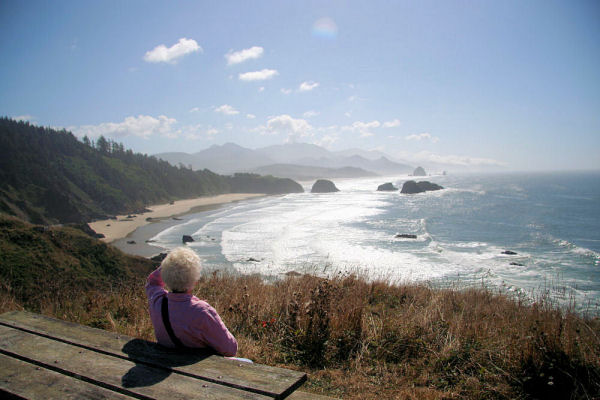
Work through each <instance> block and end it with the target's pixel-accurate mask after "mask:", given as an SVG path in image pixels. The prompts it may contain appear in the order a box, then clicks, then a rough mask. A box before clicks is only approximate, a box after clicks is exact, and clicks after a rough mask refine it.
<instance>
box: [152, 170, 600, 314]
mask: <svg viewBox="0 0 600 400" xmlns="http://www.w3.org/2000/svg"><path fill="white" fill-rule="evenodd" d="M409 179H414V178H412V177H408V176H396V177H388V178H382V177H377V178H369V179H338V180H334V182H335V184H336V186H337V187H338V188H339V189H340V192H337V193H327V194H311V193H310V187H311V185H312V182H304V183H303V186H304V188H305V190H306V192H305V193H302V194H290V195H285V196H269V197H264V198H259V199H254V200H249V201H244V202H240V203H233V204H228V205H225V206H223V207H221V208H218V209H215V210H210V211H204V212H200V213H196V214H188V215H186V216H184V217H182V220H180V221H176V222H173V221H171V223H169V224H168V225H165V227H164V229H159V232H158V233H157V234H154V235H153V237H152V238H151V240H153V241H155V242H154V243H152V245H155V246H157V252H159V251H161V250H162V249H171V248H174V247H177V246H180V245H181V237H182V235H192V236H193V237H194V239H195V242H193V243H189V244H188V246H189V247H190V248H192V249H194V251H196V252H197V253H198V255H199V256H200V257H201V259H202V260H203V264H204V267H205V269H206V271H208V272H211V271H215V270H221V271H226V272H234V273H241V274H260V275H261V276H263V277H264V278H265V279H278V278H280V277H283V276H285V274H286V273H289V272H292V271H295V272H299V273H311V274H317V275H321V276H332V275H336V274H339V275H344V274H358V275H360V276H363V277H365V278H367V279H369V280H385V281H388V282H392V283H406V282H424V283H426V284H430V285H433V286H436V285H437V286H447V285H457V286H458V287H466V286H473V285H479V286H480V285H485V286H487V287H491V288H493V289H498V290H500V291H506V292H511V293H516V294H520V295H523V296H524V297H527V298H530V299H535V298H536V297H537V296H540V295H544V296H547V297H550V298H551V299H552V300H554V301H556V302H557V303H560V304H562V305H567V304H569V303H570V302H571V301H573V300H575V302H576V304H577V308H578V309H579V310H585V311H590V312H593V313H598V310H599V308H600V306H599V305H600V172H589V173H584V172H578V173H575V172H572V173H571V172H569V173H512V174H463V175H447V176H429V177H423V178H417V180H429V181H431V182H434V183H437V184H440V185H442V186H443V187H444V188H445V189H444V190H440V191H434V192H426V193H421V194H416V195H403V194H400V193H399V192H377V190H376V189H377V186H378V185H380V184H382V183H385V182H392V183H394V185H395V186H397V187H401V186H402V183H403V182H404V181H406V180H409ZM154 229H155V230H156V227H155V228H154ZM397 234H414V235H416V236H417V238H416V239H402V238H396V237H395V236H396V235H397ZM505 251H510V252H514V253H516V254H512V255H511V254H504V253H503V252H505Z"/></svg>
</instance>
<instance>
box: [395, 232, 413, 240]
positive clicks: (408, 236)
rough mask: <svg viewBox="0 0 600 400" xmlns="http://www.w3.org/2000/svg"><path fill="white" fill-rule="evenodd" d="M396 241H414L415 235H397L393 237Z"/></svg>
mask: <svg viewBox="0 0 600 400" xmlns="http://www.w3.org/2000/svg"><path fill="white" fill-rule="evenodd" d="M394 237H395V238H397V239H416V238H417V235H413V234H410V233H399V234H397V235H396V236H394Z"/></svg>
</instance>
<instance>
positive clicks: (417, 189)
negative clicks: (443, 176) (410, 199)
mask: <svg viewBox="0 0 600 400" xmlns="http://www.w3.org/2000/svg"><path fill="white" fill-rule="evenodd" d="M440 189H443V187H441V186H440V185H437V184H435V183H431V182H428V181H422V182H415V181H406V182H404V185H402V190H401V191H400V193H404V194H415V193H423V192H429V191H432V190H440Z"/></svg>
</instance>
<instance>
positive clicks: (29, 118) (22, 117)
mask: <svg viewBox="0 0 600 400" xmlns="http://www.w3.org/2000/svg"><path fill="white" fill-rule="evenodd" d="M12 119H14V120H15V121H29V122H31V121H35V117H34V116H33V115H29V114H26V115H17V116H15V117H12Z"/></svg>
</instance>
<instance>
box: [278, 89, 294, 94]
mask: <svg viewBox="0 0 600 400" xmlns="http://www.w3.org/2000/svg"><path fill="white" fill-rule="evenodd" d="M281 93H283V94H290V93H292V89H284V88H281Z"/></svg>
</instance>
